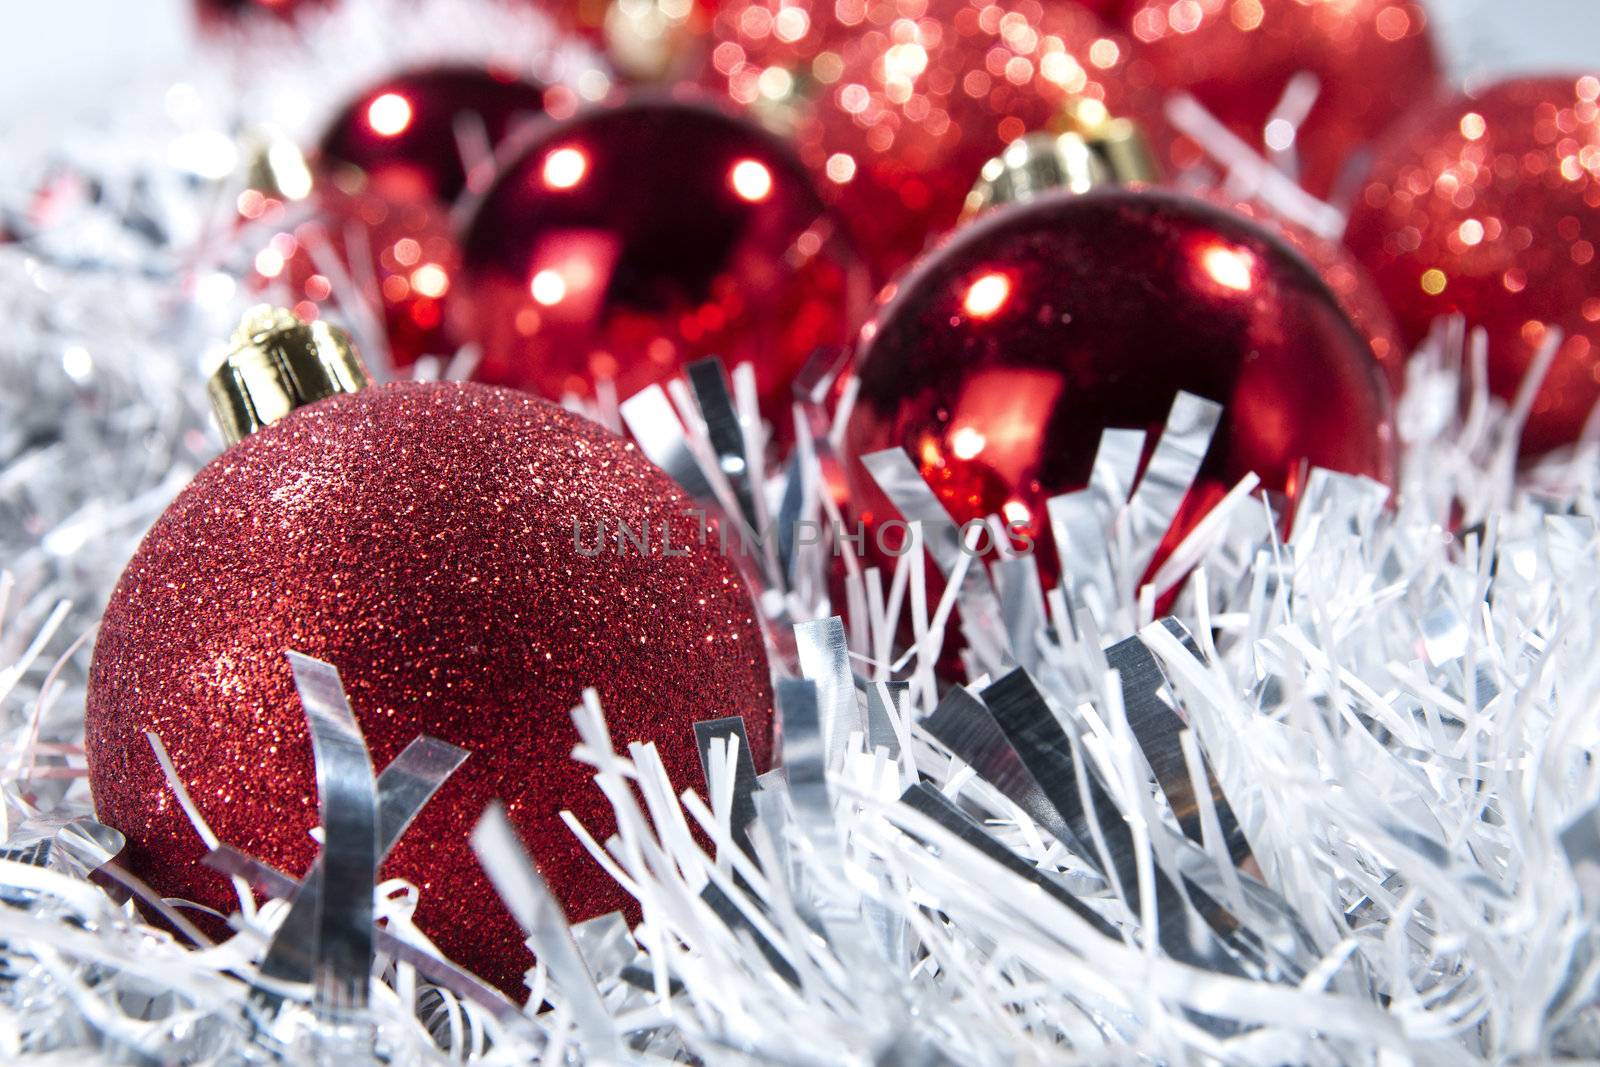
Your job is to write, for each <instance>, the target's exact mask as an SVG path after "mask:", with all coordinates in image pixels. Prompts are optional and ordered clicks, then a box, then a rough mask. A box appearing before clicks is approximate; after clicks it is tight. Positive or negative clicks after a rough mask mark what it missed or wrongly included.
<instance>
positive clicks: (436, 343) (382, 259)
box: [239, 180, 461, 367]
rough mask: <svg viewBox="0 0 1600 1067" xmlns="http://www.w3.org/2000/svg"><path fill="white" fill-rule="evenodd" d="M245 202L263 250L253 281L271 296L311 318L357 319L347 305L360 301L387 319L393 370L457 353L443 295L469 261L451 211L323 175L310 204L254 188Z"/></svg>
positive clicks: (257, 245) (254, 241)
mask: <svg viewBox="0 0 1600 1067" xmlns="http://www.w3.org/2000/svg"><path fill="white" fill-rule="evenodd" d="M357 184H359V180H358V181H357ZM239 208H240V213H241V215H242V216H243V217H244V219H245V220H246V222H247V224H249V229H248V230H247V231H246V232H247V233H248V234H249V235H250V242H251V247H253V248H255V249H256V251H255V252H254V257H255V258H254V262H253V263H252V268H253V269H252V270H251V272H250V275H249V281H248V283H249V284H250V285H251V287H252V288H253V289H255V290H256V291H257V292H259V293H261V294H262V295H263V296H264V297H269V298H272V299H274V300H276V301H278V302H279V303H283V304H287V305H292V306H293V308H294V310H295V313H296V314H298V315H299V316H300V317H301V318H302V319H307V320H310V319H316V318H320V317H323V316H324V315H325V313H326V312H327V311H328V310H329V309H330V308H335V307H338V308H342V309H343V313H342V315H341V317H342V318H344V319H346V320H351V319H355V318H356V316H357V314H358V312H354V311H353V310H352V309H351V308H350V307H348V306H346V305H347V303H348V302H351V301H359V302H361V303H362V304H363V306H364V311H365V312H366V313H367V314H370V315H374V316H375V318H376V320H377V321H378V322H381V323H382V326H383V331H384V337H385V338H386V339H387V341H388V347H389V363H390V365H391V366H393V367H408V366H410V365H411V364H413V363H415V362H416V361H417V359H418V358H419V357H421V356H424V355H436V356H449V355H451V354H453V353H454V352H455V350H456V348H457V345H456V343H455V342H454V341H453V340H452V338H451V335H450V333H449V329H448V326H447V324H446V322H445V300H446V298H447V297H448V296H449V294H450V291H451V289H452V287H453V286H454V285H455V282H456V275H457V273H458V272H459V269H460V258H461V257H460V253H459V252H458V250H457V248H456V241H455V235H454V233H453V232H452V230H451V227H450V219H449V215H448V213H447V212H446V211H445V209H444V208H443V207H441V206H439V205H437V204H436V203H435V202H434V201H432V200H426V199H423V200H415V199H405V200H394V199H390V198H389V197H386V196H383V195H381V194H379V193H375V192H372V191H368V190H361V191H358V192H354V193H350V192H345V191H344V190H343V189H341V188H340V187H339V185H338V184H337V183H336V182H335V181H324V182H322V183H320V184H319V185H318V186H317V188H316V191H315V192H314V193H313V194H312V198H311V199H310V200H309V201H307V202H305V203H301V204H288V205H286V204H284V203H283V202H282V201H279V200H276V199H273V198H271V197H267V196H265V195H263V194H261V193H259V192H255V191H247V192H245V193H244V194H243V195H242V196H241V197H240V202H239Z"/></svg>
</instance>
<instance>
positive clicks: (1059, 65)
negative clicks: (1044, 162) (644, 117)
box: [708, 0, 1163, 279]
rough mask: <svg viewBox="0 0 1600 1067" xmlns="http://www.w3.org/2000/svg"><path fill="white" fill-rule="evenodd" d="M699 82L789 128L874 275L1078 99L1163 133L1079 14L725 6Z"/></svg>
mask: <svg viewBox="0 0 1600 1067" xmlns="http://www.w3.org/2000/svg"><path fill="white" fill-rule="evenodd" d="M712 33H713V37H714V38H715V42H714V44H713V48H712V54H711V70H710V72H709V75H708V76H709V77H710V78H711V80H712V82H713V84H715V85H716V86H717V87H718V88H719V89H721V90H723V91H726V92H727V93H728V94H729V95H731V96H732V97H733V98H734V99H735V100H736V101H738V102H739V103H741V104H746V105H749V106H751V107H753V108H755V109H756V110H757V111H758V112H760V113H762V114H764V115H766V116H768V117H769V118H770V119H771V120H772V121H773V122H775V123H777V124H779V125H781V126H785V127H790V128H792V129H793V130H794V135H795V138H796V142H797V144H798V145H799V148H800V152H801V156H802V158H803V159H804V160H805V163H806V165H807V166H809V167H811V168H812V169H813V170H814V171H815V172H816V173H817V174H818V175H819V180H820V181H821V182H822V183H823V186H824V190H825V192H826V193H827V195H828V196H829V197H830V198H831V199H832V200H833V201H834V202H835V203H836V204H837V206H838V209H839V212H840V214H841V216H842V218H843V219H844V221H845V222H846V224H847V225H849V226H850V227H851V229H852V231H853V232H854V233H855V235H856V237H857V239H858V241H859V242H860V244H861V246H862V248H863V249H864V250H865V251H866V253H867V254H868V256H869V257H870V258H871V259H872V262H873V266H874V268H875V269H876V271H877V274H878V277H879V278H880V279H886V278H888V277H889V276H890V275H892V274H893V273H894V272H895V271H896V270H898V269H899V268H900V267H902V266H904V265H905V264H906V263H908V262H910V260H911V259H913V258H914V257H915V256H916V255H917V254H918V253H919V252H921V251H922V249H923V247H924V245H925V244H926V243H927V241H928V239H929V238H930V237H931V236H934V235H936V234H938V233H941V232H942V231H944V230H945V229H947V228H949V227H950V226H952V225H953V224H954V223H955V222H956V219H957V217H958V215H959V214H960V211H961V205H962V202H963V201H964V200H965V198H966V195H967V192H968V191H969V190H970V189H971V188H972V185H973V183H974V182H975V181H977V178H978V172H979V170H980V169H981V168H982V167H983V165H984V163H986V162H988V160H989V159H991V158H993V157H994V156H996V155H998V154H999V153H1000V150H1001V149H1002V148H1004V147H1005V145H1006V144H1008V143H1009V142H1011V141H1012V140H1014V139H1016V138H1017V137H1020V136H1021V135H1022V134H1024V133H1028V132H1030V131H1034V130H1040V129H1045V128H1046V127H1048V126H1050V124H1051V123H1052V122H1055V121H1057V120H1059V119H1060V118H1061V116H1062V113H1063V111H1064V109H1065V107H1066V105H1067V103H1068V101H1069V99H1072V98H1083V99H1087V100H1091V101H1100V102H1102V103H1105V104H1107V105H1108V106H1109V107H1110V108H1111V110H1112V111H1113V112H1115V113H1116V114H1117V115H1119V116H1122V117H1126V118H1133V119H1137V120H1139V121H1140V122H1141V124H1142V125H1143V126H1144V127H1145V129H1146V131H1147V132H1148V133H1150V134H1151V135H1152V136H1156V135H1158V134H1159V133H1160V131H1161V128H1162V125H1163V124H1162V120H1161V111H1160V98H1159V95H1158V94H1156V93H1155V92H1154V91H1153V88H1152V83H1151V73H1152V72H1151V71H1150V69H1149V65H1148V64H1145V63H1142V62H1139V61H1138V60H1137V58H1136V56H1135V52H1134V48H1133V45H1132V42H1130V40H1129V39H1128V38H1127V37H1126V36H1125V35H1123V34H1121V33H1118V32H1116V31H1114V30H1112V29H1111V28H1109V27H1108V26H1106V25H1105V24H1104V23H1103V22H1101V21H1100V20H1099V19H1098V18H1096V17H1095V15H1094V14H1092V13H1091V12H1090V11H1089V10H1088V9H1087V8H1085V7H1081V6H1079V5H1078V4H1075V3H1060V2H1052V3H1048V4H1041V3H1038V2H1037V0H1000V2H993V0H728V2H726V3H724V4H723V5H722V7H721V8H720V9H719V11H718V12H717V16H716V19H715V20H714V22H713V30H712Z"/></svg>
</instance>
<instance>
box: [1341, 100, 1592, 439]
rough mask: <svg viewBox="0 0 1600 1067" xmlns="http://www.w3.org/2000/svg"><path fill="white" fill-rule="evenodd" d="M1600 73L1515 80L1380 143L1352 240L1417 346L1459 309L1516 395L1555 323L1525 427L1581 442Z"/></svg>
mask: <svg viewBox="0 0 1600 1067" xmlns="http://www.w3.org/2000/svg"><path fill="white" fill-rule="evenodd" d="M1597 99H1600V77H1596V76H1595V75H1583V76H1581V77H1580V76H1576V75H1573V76H1566V77H1544V78H1532V79H1526V80H1517V81H1507V82H1502V83H1500V84H1498V85H1494V86H1491V87H1489V88H1488V89H1485V90H1484V91H1482V92H1481V93H1477V94H1474V95H1470V96H1460V97H1457V98H1455V99H1453V100H1451V101H1448V102H1446V103H1442V104H1439V105H1437V106H1434V107H1431V108H1428V109H1425V110H1423V111H1419V112H1418V113H1417V114H1416V115H1415V116H1414V117H1413V118H1412V119H1408V120H1407V121H1406V122H1405V123H1403V124H1402V125H1401V126H1400V127H1398V128H1396V130H1395V131H1394V134H1393V136H1392V137H1391V138H1390V139H1388V140H1387V141H1385V143H1384V147H1383V149H1382V151H1381V152H1380V154H1379V157H1378V162H1377V165H1376V166H1375V167H1374V168H1373V172H1372V177H1371V180H1370V181H1369V182H1368V183H1367V185H1366V187H1365V189H1364V190H1363V191H1362V194H1361V196H1360V198H1359V199H1358V200H1357V202H1356V204H1355V207H1354V210H1353V212H1352V215H1351V219H1350V227H1349V231H1348V233H1347V235H1346V241H1347V242H1348V244H1349V246H1350V247H1351V248H1352V249H1354V250H1355V253H1356V256H1357V257H1358V258H1359V259H1360V260H1361V261H1362V262H1363V263H1365V264H1366V265H1367V267H1368V268H1369V269H1370V270H1371V271H1372V274H1373V276H1374V277H1375V278H1376V279H1377V281H1378V285H1379V287H1380V288H1381V289H1382V291H1383V293H1384V295H1385V296H1386V297H1387V298H1388V301H1389V305H1390V306H1391V307H1392V308H1394V311H1395V314H1396V315H1397V316H1398V318H1399V320H1400V325H1401V328H1402V330H1403V331H1404V333H1405V335H1406V339H1407V340H1409V341H1411V342H1413V343H1415V342H1417V341H1420V340H1421V339H1422V338H1423V337H1424V336H1425V335H1426V334H1427V332H1428V329H1429V327H1430V325H1431V324H1432V322H1433V320H1434V319H1435V317H1437V316H1439V315H1446V314H1451V313H1456V312H1459V313H1461V314H1462V315H1464V316H1465V317H1466V320H1467V324H1468V325H1469V326H1481V327H1483V328H1484V329H1485V330H1486V331H1487V332H1488V340H1489V352H1488V355H1489V385H1490V387H1491V388H1492V389H1493V390H1494V392H1495V393H1496V394H1498V395H1499V396H1502V397H1505V398H1508V399H1509V398H1510V397H1512V396H1513V395H1515V393H1516V390H1517V387H1518V386H1519V385H1520V384H1521V382H1522V380H1523V378H1524V377H1525V375H1526V373H1527V370H1528V368H1529V365H1530V363H1531V362H1532V360H1533V358H1534V355H1535V353H1536V352H1537V351H1538V350H1539V348H1540V347H1541V345H1543V344H1544V343H1545V340H1546V338H1547V337H1548V336H1549V335H1550V333H1551V331H1553V330H1560V331H1562V333H1563V334H1564V335H1565V338H1566V339H1565V340H1564V341H1563V342H1562V344H1561V347H1560V348H1559V349H1558V350H1557V355H1556V360H1555V363H1554V365H1553V366H1552V367H1551V369H1550V373H1549V374H1548V375H1546V377H1545V379H1544V383H1543V385H1542V386H1541V388H1540V390H1539V393H1538V396H1537V397H1536V399H1535V401H1534V406H1533V411H1532V414H1531V416H1530V418H1529V420H1528V425H1527V428H1526V430H1525V432H1524V433H1523V438H1522V446H1523V450H1524V452H1525V453H1527V454H1530V455H1536V454H1539V453H1542V452H1545V451H1548V450H1550V449H1551V448H1555V447H1557V446H1559V445H1564V444H1570V443H1571V442H1573V441H1575V440H1576V439H1577V438H1578V435H1579V432H1580V430H1581V429H1582V427H1583V423H1584V420H1585V419H1586V418H1587V417H1588V415H1589V412H1590V409H1591V408H1593V407H1594V405H1595V403H1596V402H1597V401H1600V258H1597V254H1596V249H1597V247H1600V106H1597V104H1596V101H1597Z"/></svg>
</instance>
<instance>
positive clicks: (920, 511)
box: [861, 448, 1010, 669]
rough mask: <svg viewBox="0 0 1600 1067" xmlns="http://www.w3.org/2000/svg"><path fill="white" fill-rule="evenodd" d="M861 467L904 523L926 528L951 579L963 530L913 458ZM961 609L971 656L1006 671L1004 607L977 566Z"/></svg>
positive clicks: (876, 456) (873, 457)
mask: <svg viewBox="0 0 1600 1067" xmlns="http://www.w3.org/2000/svg"><path fill="white" fill-rule="evenodd" d="M861 463H862V465H863V466H865V467H866V468H867V473H868V474H869V475H871V476H872V480H873V481H874V482H876V483H877V485H878V488H879V489H881V490H882V491H883V495H884V496H885V497H886V498H888V500H889V502H890V503H891V504H892V505H894V508H895V510H896V511H898V512H899V513H900V516H901V518H903V519H905V521H906V522H910V523H921V524H922V530H923V537H924V542H923V543H924V545H925V546H926V547H927V550H928V554H929V555H930V556H932V557H933V561H934V565H935V566H937V567H938V568H939V572H940V573H941V574H943V575H944V576H945V577H947V578H948V577H950V576H951V575H952V574H954V573H955V572H956V569H957V567H958V566H959V565H960V563H961V556H962V554H963V553H965V552H966V551H967V549H966V547H965V546H964V545H963V544H962V542H961V527H960V526H959V525H958V524H957V523H956V522H955V520H954V519H952V518H951V517H950V513H949V512H948V511H946V510H945V509H944V505H943V504H940V503H939V498H938V497H936V496H934V495H933V490H932V489H930V488H929V487H928V483H927V482H925V481H923V480H922V475H921V474H920V473H919V472H918V471H917V468H916V465H915V464H913V463H912V462H911V457H910V456H908V455H906V453H905V451H904V450H902V449H898V448H890V449H884V450H883V451H881V452H872V453H869V454H868V455H865V456H862V457H861ZM959 603H960V606H961V619H962V633H963V634H964V635H966V636H967V638H968V640H969V642H970V643H971V645H972V648H971V651H972V652H973V653H974V654H975V655H977V657H978V658H979V660H980V661H981V662H982V663H984V664H986V665H987V666H988V667H990V668H992V669H997V668H999V667H1001V666H1004V665H1005V664H1006V663H1007V662H1009V661H1010V650H1009V649H1007V648H1004V647H1001V646H1002V645H1003V644H1004V635H1005V629H1004V624H1003V622H1002V620H1001V612H1000V604H999V601H998V600H997V599H996V597H995V592H994V586H993V585H991V584H990V582H989V575H988V572H987V571H986V570H985V569H984V568H983V566H982V565H981V564H980V563H979V562H978V561H976V560H973V561H972V562H971V563H970V564H969V565H968V566H967V568H966V575H965V578H964V579H963V580H962V583H961V590H960V594H959Z"/></svg>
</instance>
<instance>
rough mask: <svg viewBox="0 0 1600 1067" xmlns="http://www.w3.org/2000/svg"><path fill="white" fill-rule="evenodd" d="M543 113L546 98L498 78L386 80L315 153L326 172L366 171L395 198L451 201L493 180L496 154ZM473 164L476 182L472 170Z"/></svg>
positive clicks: (449, 72) (333, 127)
mask: <svg viewBox="0 0 1600 1067" xmlns="http://www.w3.org/2000/svg"><path fill="white" fill-rule="evenodd" d="M543 113H544V90H543V88H541V87H540V86H537V85H533V84H530V83H529V82H526V81H524V80H522V79H521V78H519V77H517V76H515V75H513V74H509V73H504V72H500V71H495V70H486V69H478V68H475V67H438V68H432V69H428V70H420V71H415V72H412V73H408V74H402V75H399V76H397V77H393V78H390V79H387V80H386V81H383V82H380V83H379V84H377V85H374V86H372V87H371V88H369V89H368V90H367V91H366V92H363V93H362V94H361V95H360V96H358V97H356V99H355V100H353V101H352V102H351V103H350V105H349V107H347V108H345V110H344V111H342V112H340V113H339V115H338V116H336V117H335V118H334V120H333V121H332V122H331V123H329V124H328V128H327V129H326V130H325V131H324V132H323V134H322V137H321V140H320V142H319V145H318V149H317V158H318V162H319V163H320V164H321V166H322V168H323V169H325V170H326V169H328V168H336V167H339V166H343V165H347V166H354V167H357V168H359V169H360V170H362V171H363V172H365V173H366V175H367V176H368V179H369V181H370V182H371V185H372V188H374V189H375V190H377V191H379V192H382V193H383V194H384V195H386V196H389V197H392V198H397V199H400V198H410V197H429V198H432V199H435V200H441V201H446V202H449V201H452V200H454V199H455V198H456V197H457V196H459V195H461V193H462V192H463V191H464V190H466V189H467V188H468V186H469V177H470V179H471V184H472V185H473V186H474V187H476V188H478V189H479V190H480V191H481V189H482V187H483V186H484V185H487V183H488V181H489V180H490V179H491V178H492V177H493V173H494V168H493V163H492V160H491V158H490V153H491V152H492V151H493V150H494V148H495V146H496V145H498V144H500V142H501V141H502V140H504V139H505V137H506V136H507V135H508V134H509V133H511V132H512V131H513V130H514V129H516V128H517V127H518V126H519V125H521V124H525V123H527V122H530V121H534V120H537V119H538V118H539V117H540V116H541V115H542V114H543ZM469 163H470V164H471V174H470V176H469V173H468V169H469Z"/></svg>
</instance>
